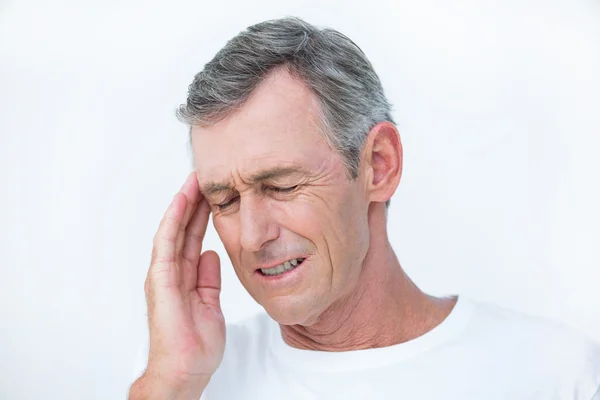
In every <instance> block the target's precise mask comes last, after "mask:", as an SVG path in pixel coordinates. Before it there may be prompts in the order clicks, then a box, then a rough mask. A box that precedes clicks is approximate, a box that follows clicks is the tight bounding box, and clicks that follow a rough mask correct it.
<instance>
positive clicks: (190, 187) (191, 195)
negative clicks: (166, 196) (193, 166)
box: [175, 172, 200, 254]
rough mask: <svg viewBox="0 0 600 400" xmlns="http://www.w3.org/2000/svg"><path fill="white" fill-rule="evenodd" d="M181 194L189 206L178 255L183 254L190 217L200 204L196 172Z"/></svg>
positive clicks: (188, 179) (190, 177)
mask: <svg viewBox="0 0 600 400" xmlns="http://www.w3.org/2000/svg"><path fill="white" fill-rule="evenodd" d="M179 192H180V193H183V194H184V195H185V197H187V206H186V208H185V213H184V215H183V221H182V223H181V225H180V227H179V233H178V234H177V242H176V246H175V251H176V254H181V250H182V248H183V244H184V242H185V235H186V233H185V230H186V227H187V224H188V221H189V220H190V216H191V215H192V214H193V212H194V210H195V209H196V206H197V204H198V198H199V196H200V189H199V188H198V181H197V180H196V172H191V173H190V174H189V175H188V177H187V179H186V181H185V183H184V184H183V186H182V187H181V190H180V191H179Z"/></svg>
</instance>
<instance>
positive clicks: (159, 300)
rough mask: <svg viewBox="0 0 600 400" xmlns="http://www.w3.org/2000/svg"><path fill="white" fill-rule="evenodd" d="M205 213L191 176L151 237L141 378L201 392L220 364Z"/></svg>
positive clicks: (216, 281) (219, 323)
mask: <svg viewBox="0 0 600 400" xmlns="http://www.w3.org/2000/svg"><path fill="white" fill-rule="evenodd" d="M209 214H210V207H209V205H208V203H207V202H206V200H205V199H204V197H203V196H202V194H201V193H200V190H199V188H198V182H197V179H196V173H195V172H193V173H191V174H190V175H189V176H188V178H187V180H186V182H185V184H184V185H183V187H182V188H181V190H180V192H178V193H177V194H176V195H175V197H174V198H173V201H172V202H171V205H170V206H169V208H168V209H167V211H166V212H165V215H164V216H163V219H162V221H161V223H160V226H159V228H158V231H157V232H156V235H155V236H154V247H153V249H152V262H151V265H150V269H149V270H148V275H147V277H146V282H145V285H144V289H145V292H146V301H147V303H148V321H149V329H150V354H149V356H148V367H147V369H146V373H145V375H151V376H152V377H153V379H154V378H156V379H159V380H160V381H161V384H164V383H168V384H169V385H173V386H176V385H181V386H182V387H185V388H190V387H202V389H203V387H204V386H205V384H203V383H202V382H205V383H208V379H210V376H211V375H212V374H213V373H214V372H215V371H216V370H217V368H218V366H219V365H220V363H221V360H222V359H223V353H224V350H225V320H224V318H223V314H222V312H221V306H220V301H219V294H220V292H221V271H220V262H219V256H218V255H217V253H215V252H214V251H206V252H204V253H203V254H202V255H201V251H202V241H203V240H204V234H205V233H206V227H207V224H208V216H209ZM200 392H201V390H200ZM199 394H201V393H199Z"/></svg>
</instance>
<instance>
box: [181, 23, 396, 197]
mask: <svg viewBox="0 0 600 400" xmlns="http://www.w3.org/2000/svg"><path fill="white" fill-rule="evenodd" d="M279 66H282V67H285V68H287V71H288V72H289V73H290V74H292V75H293V76H295V77H297V78H300V79H301V80H303V81H304V82H305V83H306V84H307V85H308V87H309V88H310V89H311V90H312V91H313V92H314V93H315V95H316V97H317V99H318V104H319V111H320V116H319V117H320V118H319V121H320V125H321V130H322V134H323V135H324V138H325V140H326V141H327V142H328V144H329V145H330V146H331V147H332V148H333V149H334V150H336V151H338V152H339V153H340V154H341V155H342V156H343V160H344V163H345V165H346V168H347V171H348V176H349V178H351V179H355V178H356V177H357V176H358V174H359V163H360V152H361V150H362V148H363V145H364V143H365V140H366V138H367V134H368V133H369V131H370V130H371V128H372V127H373V126H375V125H376V124H377V123H379V122H381V121H390V122H392V123H394V120H393V119H392V116H391V106H390V103H389V102H388V101H387V99H386V97H385V95H384V92H383V88H382V86H381V82H380V80H379V77H378V76H377V74H376V73H375V71H374V69H373V66H372V65H371V63H370V62H369V60H368V59H367V57H366V56H365V54H364V53H363V52H362V50H361V49H360V48H359V47H358V46H357V45H356V44H355V43H354V42H353V41H352V40H350V39H349V38H348V37H346V36H345V35H343V34H341V33H340V32H337V31H335V30H333V29H319V28H317V27H315V26H313V25H311V24H309V23H307V22H305V21H303V20H301V19H299V18H295V17H287V18H282V19H275V20H269V21H264V22H261V23H258V24H256V25H252V26H250V27H248V28H247V29H246V30H245V31H243V32H241V33H239V34H238V35H237V36H235V37H234V38H233V39H231V40H229V41H228V42H227V44H226V45H225V46H224V47H223V48H222V49H221V50H219V52H218V53H217V54H216V55H215V57H214V58H213V59H212V60H211V61H209V62H208V63H207V64H206V65H205V66H204V69H203V70H202V71H200V72H199V73H198V74H196V76H195V77H194V80H193V82H192V83H191V84H190V86H189V91H188V98H187V102H186V104H182V105H181V106H179V108H178V109H177V111H176V115H177V118H178V119H179V120H180V121H181V122H184V123H186V124H189V125H190V126H192V125H195V124H198V125H210V124H213V123H216V122H218V121H220V120H222V119H224V118H226V117H227V116H228V115H229V114H231V113H232V112H234V111H235V110H237V109H239V108H240V107H241V106H242V105H243V104H244V102H245V101H246V100H247V99H248V98H249V96H250V94H251V93H252V91H253V90H254V89H255V88H256V87H257V86H258V84H259V83H260V82H261V81H262V80H263V79H264V78H265V77H266V75H267V73H268V72H270V71H271V70H272V69H273V68H275V67H279ZM190 140H191V137H190ZM386 205H389V201H388V203H387V204H386Z"/></svg>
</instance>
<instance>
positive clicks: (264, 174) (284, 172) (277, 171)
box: [200, 167, 306, 196]
mask: <svg viewBox="0 0 600 400" xmlns="http://www.w3.org/2000/svg"><path fill="white" fill-rule="evenodd" d="M305 173H306V172H305V171H304V170H303V169H301V168H297V167H275V168H270V169H267V170H264V171H260V172H257V173H256V174H254V175H252V176H251V177H250V179H249V183H250V184H256V183H260V182H264V181H268V180H270V179H276V178H282V177H286V176H290V175H299V174H305ZM233 190H234V189H233V187H232V186H231V185H230V184H228V183H224V182H214V181H210V182H207V183H206V184H204V185H202V186H201V188H200V191H201V192H202V194H204V196H211V195H216V194H219V193H223V192H232V191H233Z"/></svg>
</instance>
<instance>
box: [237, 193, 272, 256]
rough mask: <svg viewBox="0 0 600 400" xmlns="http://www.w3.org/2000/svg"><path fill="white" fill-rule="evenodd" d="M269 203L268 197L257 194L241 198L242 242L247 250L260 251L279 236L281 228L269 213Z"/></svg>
mask: <svg viewBox="0 0 600 400" xmlns="http://www.w3.org/2000/svg"><path fill="white" fill-rule="evenodd" d="M267 203H268V200H267V199H261V198H259V197H256V196H246V198H243V199H240V209H239V216H240V231H241V232H240V244H241V246H242V248H243V249H244V250H246V251H253V252H256V251H259V250H260V249H261V248H262V247H263V246H264V245H265V244H266V243H268V242H269V241H271V240H274V239H277V237H278V236H279V229H278V228H277V225H276V224H275V223H274V221H273V220H272V217H271V216H270V214H269V207H268V204H267Z"/></svg>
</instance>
